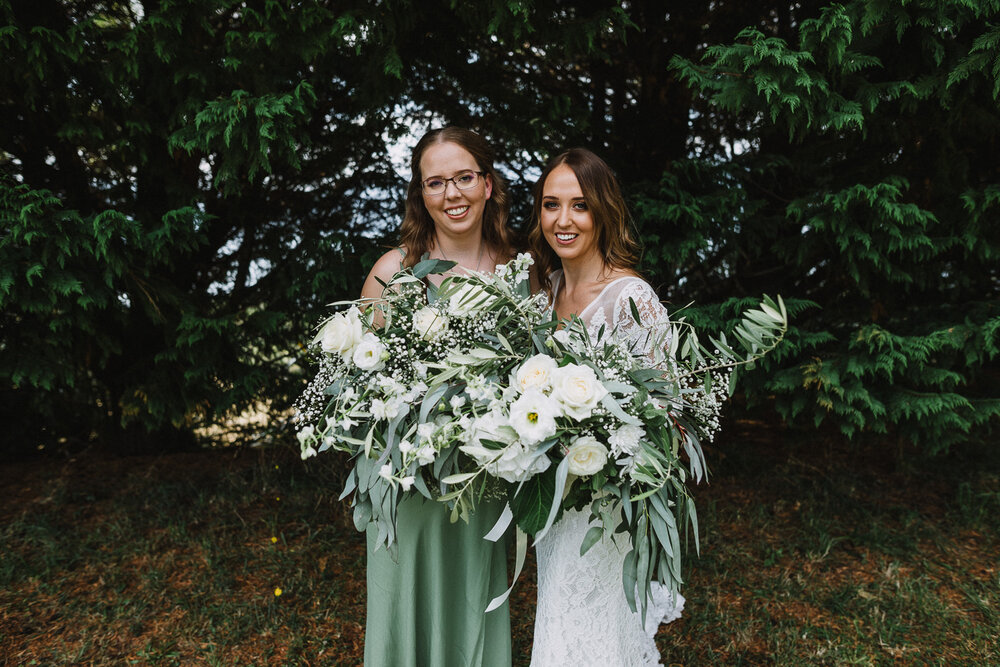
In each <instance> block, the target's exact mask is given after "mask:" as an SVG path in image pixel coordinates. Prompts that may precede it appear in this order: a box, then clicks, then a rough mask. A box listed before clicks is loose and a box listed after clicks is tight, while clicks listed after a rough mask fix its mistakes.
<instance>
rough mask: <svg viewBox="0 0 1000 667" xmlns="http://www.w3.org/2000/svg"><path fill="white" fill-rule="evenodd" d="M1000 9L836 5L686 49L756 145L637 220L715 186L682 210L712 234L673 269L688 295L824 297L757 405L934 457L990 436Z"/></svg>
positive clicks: (758, 392)
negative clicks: (696, 54) (757, 291)
mask: <svg viewBox="0 0 1000 667" xmlns="http://www.w3.org/2000/svg"><path fill="white" fill-rule="evenodd" d="M998 9H1000V5H998V3H996V2H989V1H987V2H969V3H958V4H943V3H933V2H917V3H909V4H905V5H897V4H895V3H885V2H875V3H870V2H852V3H847V4H843V5H831V6H829V7H826V8H823V9H822V10H821V11H819V12H818V14H817V16H815V17H814V18H809V19H807V20H803V21H802V22H801V25H800V26H799V27H798V28H797V29H795V28H792V27H790V29H789V30H788V31H787V32H786V33H785V34H784V35H782V36H777V35H766V34H765V33H764V32H763V31H761V30H757V29H747V30H744V31H742V32H741V33H740V34H739V35H738V36H737V42H736V43H733V44H730V45H720V46H712V47H709V48H708V49H706V51H705V53H704V54H703V57H702V58H701V60H700V62H699V61H695V60H692V59H686V58H676V59H675V60H674V63H673V65H674V67H675V71H677V72H678V74H679V75H680V76H682V77H683V78H684V80H685V81H687V82H688V83H689V84H690V85H692V86H693V87H694V88H695V90H697V91H698V92H699V93H700V94H701V95H702V96H703V100H704V102H705V103H706V104H707V105H708V108H709V109H712V110H713V113H719V114H722V115H724V116H727V117H729V118H730V119H731V120H730V121H729V122H730V126H731V127H734V128H742V131H741V132H740V133H739V134H738V135H733V136H732V137H731V139H732V140H733V141H734V142H738V141H742V142H743V145H744V146H745V148H744V149H743V151H742V152H741V154H739V155H731V156H730V157H728V158H726V159H722V160H720V159H719V156H717V155H716V156H712V158H711V159H706V160H704V161H702V162H701V163H698V164H696V165H688V166H685V167H682V169H680V170H678V171H676V172H675V173H674V174H671V175H669V176H668V177H665V178H664V181H663V182H662V183H661V184H660V188H659V190H658V191H647V193H644V195H645V199H646V200H644V201H643V203H642V206H640V208H639V209H638V211H639V213H640V216H641V217H640V221H641V222H643V221H644V220H646V219H650V218H654V216H655V215H656V214H657V213H659V212H661V211H663V210H664V203H667V204H673V203H674V202H681V201H684V199H683V197H685V196H686V197H688V199H689V200H690V199H691V197H690V195H689V194H688V193H689V192H690V191H691V190H692V188H696V189H695V192H699V191H700V192H701V193H703V194H701V196H700V197H696V198H695V199H694V200H693V202H692V203H690V204H686V205H685V207H684V213H683V216H681V217H678V218H677V220H678V223H680V222H683V221H686V220H685V219H692V218H696V219H697V222H696V225H697V227H696V228H699V229H703V230H705V231H704V234H705V235H706V236H707V237H708V238H709V239H711V240H712V241H713V242H712V243H710V244H709V245H708V248H707V250H701V251H699V250H698V249H697V248H698V243H697V240H695V239H694V238H692V239H691V240H690V241H689V242H688V243H687V244H686V245H685V246H684V247H685V248H687V249H688V250H687V251H686V252H685V253H684V254H682V255H681V261H680V262H677V263H675V267H676V268H674V271H675V275H677V276H679V277H680V278H682V279H683V278H688V277H690V279H691V281H692V283H695V284H692V285H691V287H689V289H687V290H680V289H678V290H674V291H675V292H680V293H684V294H688V293H693V294H694V295H697V294H699V293H706V292H707V293H709V294H719V293H720V292H722V293H725V292H727V291H728V292H729V293H732V292H733V291H734V287H735V288H736V291H737V293H744V291H745V292H746V293H753V289H754V286H755V285H756V284H759V282H760V281H761V279H762V278H763V277H765V276H767V279H766V282H765V283H764V284H766V289H768V290H774V291H777V292H780V293H782V294H786V295H791V296H794V297H797V298H800V299H808V300H809V302H811V303H812V304H815V305H817V306H819V308H815V309H810V310H808V311H804V312H803V316H802V317H800V318H795V317H794V316H793V322H794V323H795V324H796V327H797V328H795V329H793V330H792V331H790V332H789V336H788V342H789V345H790V347H789V349H788V350H787V351H786V353H785V358H784V359H782V358H781V357H776V358H772V359H770V360H766V361H765V363H764V364H763V365H762V369H761V371H760V372H759V373H757V374H756V375H751V376H750V377H748V382H747V384H746V387H745V388H746V391H747V394H748V397H749V398H750V399H751V400H758V401H759V400H762V399H763V398H764V396H765V395H767V394H773V395H774V396H775V401H776V405H777V407H778V409H779V411H780V412H781V413H782V414H783V415H784V416H785V417H787V418H791V419H796V418H798V419H808V421H809V422H811V423H813V424H820V423H822V422H824V421H830V422H832V423H833V424H835V425H836V427H837V428H839V429H840V430H841V431H842V432H843V433H845V434H848V435H853V434H855V433H859V432H873V433H893V434H895V435H896V436H897V437H900V438H903V439H906V440H909V441H913V442H918V443H921V444H922V445H923V446H925V447H926V448H928V449H929V450H931V451H938V450H942V449H946V448H947V447H949V446H950V445H952V444H954V443H957V442H962V441H964V440H967V439H969V438H980V437H983V436H985V435H986V434H987V433H989V432H990V431H991V430H992V428H995V426H996V424H997V418H998V417H1000V411H998V408H1000V402H998V401H1000V385H998V383H997V379H996V377H997V376H996V373H995V369H996V363H997V351H998V340H997V337H996V334H997V317H998V316H1000V281H998V268H997V267H998V266H1000V264H998V263H997V261H996V260H997V252H998V250H1000V231H998V230H1000V228H998V227H997V226H996V224H995V216H996V208H995V207H996V195H997V185H998V184H997V182H996V174H997V169H998V167H1000V163H998V158H997V152H996V147H997V143H998V139H1000V114H998V112H997V108H996V88H995V87H994V86H995V80H996V76H997V73H998V72H1000V70H997V69H996V68H995V67H994V64H993V63H994V62H995V56H994V54H995V53H996V49H997V40H996V35H995V33H996V28H995V26H991V25H990V24H988V23H985V20H988V19H990V18H991V17H994V16H995V15H996V14H997V11H998ZM793 43H797V46H795V47H793V46H790V45H791V44H793ZM984 84H985V85H984ZM705 174H708V178H706V177H705ZM725 188H729V189H730V191H728V192H727V191H726V189H725ZM668 210H669V209H668ZM654 219H655V218H654ZM987 220H990V221H991V222H986V221H987ZM646 224H649V223H646ZM691 226H692V225H689V228H690V227H691ZM696 260H701V262H700V265H699V266H698V267H697V271H695V269H694V268H688V266H687V264H688V263H691V262H694V261H696ZM705 260H707V263H708V266H707V267H706V261H705ZM667 276H669V273H668V274H667ZM698 283H700V284H698ZM804 303H805V302H803V304H804ZM789 306H790V308H793V309H794V308H795V307H796V302H795V301H793V300H791V299H790V300H789ZM706 314H707V315H708V316H709V317H710V318H711V317H718V316H719V315H721V314H723V312H719V311H716V312H715V314H714V315H713V314H712V309H708V310H707V312H706Z"/></svg>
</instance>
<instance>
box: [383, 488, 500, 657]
mask: <svg viewBox="0 0 1000 667" xmlns="http://www.w3.org/2000/svg"><path fill="white" fill-rule="evenodd" d="M503 506H504V501H503V500H499V499H492V500H489V499H488V500H483V501H482V502H481V503H480V504H479V505H478V506H477V507H476V511H475V512H474V513H473V514H472V516H471V517H470V518H469V523H465V522H464V521H462V520H459V521H458V522H456V523H451V522H450V521H449V512H448V510H447V509H446V508H445V506H444V505H443V504H442V503H440V502H437V501H434V500H427V499H425V498H423V497H422V496H419V495H417V494H413V495H410V496H408V497H407V498H405V499H404V500H402V501H401V502H400V504H399V510H398V514H397V522H396V523H397V528H396V530H397V539H398V541H399V547H398V554H397V561H396V562H393V560H392V558H391V557H390V556H389V554H388V552H387V551H386V549H385V547H384V546H383V547H382V548H380V549H378V550H377V551H376V550H374V546H375V539H376V536H377V532H376V530H375V528H374V526H373V525H369V526H368V621H367V627H366V628H365V666H366V667H480V666H482V667H510V664H511V646H510V644H511V637H510V611H509V608H508V605H507V603H504V605H503V606H501V607H499V608H498V609H495V610H493V611H491V612H489V613H485V610H486V606H487V605H488V604H489V602H490V600H492V599H493V598H494V597H495V596H497V595H501V594H502V593H503V592H504V591H505V590H506V589H507V540H506V537H504V538H501V539H500V540H498V541H497V542H496V543H493V542H488V541H486V540H484V539H483V536H484V535H486V534H487V533H488V532H489V531H490V529H491V528H492V527H493V525H494V524H495V523H496V521H497V519H498V518H499V516H500V513H501V511H502V510H503Z"/></svg>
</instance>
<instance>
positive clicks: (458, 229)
mask: <svg viewBox="0 0 1000 667" xmlns="http://www.w3.org/2000/svg"><path fill="white" fill-rule="evenodd" d="M481 170H482V169H481V168H480V166H479V165H478V164H476V158H474V157H473V156H472V153H470V152H469V151H467V150H465V149H464V148H462V147H461V146H459V145H458V144H455V143H451V142H444V143H439V144H433V145H431V146H428V147H427V149H426V150H425V151H424V154H423V155H422V156H421V157H420V180H422V181H426V180H427V179H428V178H433V177H438V178H442V179H448V178H454V177H455V175H456V174H458V173H459V172H462V171H481ZM492 192H493V183H492V182H491V180H490V177H489V175H486V176H483V177H481V178H480V179H479V183H478V184H477V185H476V186H475V187H472V188H469V189H467V190H459V189H458V188H457V187H455V184H454V183H453V182H452V181H448V183H447V186H446V187H445V191H444V192H443V193H442V194H438V195H428V194H426V193H425V194H424V195H423V199H424V207H426V209H427V212H428V213H429V214H430V216H431V219H432V220H433V221H434V227H435V229H437V230H438V231H439V232H441V233H444V234H448V235H449V236H462V235H464V234H468V233H471V232H473V231H475V232H479V231H480V230H481V228H482V222H483V210H484V208H485V207H486V200H488V199H489V198H490V195H491V194H492Z"/></svg>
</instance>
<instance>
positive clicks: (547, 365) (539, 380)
mask: <svg viewBox="0 0 1000 667" xmlns="http://www.w3.org/2000/svg"><path fill="white" fill-rule="evenodd" d="M557 368H558V365H557V364H556V360H555V359H553V358H552V357H550V356H548V355H547V354H536V355H535V356H533V357H531V358H530V359H528V360H527V361H525V362H524V363H523V364H521V367H520V368H518V369H517V371H516V372H515V374H514V382H512V383H511V384H515V385H516V386H517V388H518V389H520V390H521V391H524V390H525V389H527V388H528V387H535V388H536V389H539V390H541V391H546V390H548V389H551V388H552V375H553V373H555V371H556V369H557Z"/></svg>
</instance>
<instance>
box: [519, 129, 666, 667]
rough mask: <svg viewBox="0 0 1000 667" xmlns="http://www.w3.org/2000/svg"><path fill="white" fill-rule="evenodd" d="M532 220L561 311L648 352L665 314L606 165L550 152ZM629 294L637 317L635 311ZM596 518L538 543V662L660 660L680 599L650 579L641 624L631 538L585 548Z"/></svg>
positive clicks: (573, 514)
mask: <svg viewBox="0 0 1000 667" xmlns="http://www.w3.org/2000/svg"><path fill="white" fill-rule="evenodd" d="M534 222H535V224H534V228H533V229H532V231H531V236H530V240H531V247H532V250H533V252H534V254H535V258H536V266H537V268H538V269H539V271H538V275H539V278H540V280H541V282H542V286H543V288H545V289H546V290H548V292H549V294H550V295H551V296H550V298H551V303H552V307H553V310H554V312H555V314H556V315H557V316H558V317H560V318H569V317H570V316H572V315H577V316H579V317H580V318H581V319H582V320H584V322H586V324H587V327H588V330H589V331H590V335H591V337H592V339H594V340H597V338H598V336H599V335H603V336H614V337H615V338H616V339H618V340H624V341H626V342H627V343H628V344H629V345H630V346H631V347H632V350H633V352H634V353H636V354H647V355H650V357H651V358H652V356H651V350H650V349H649V348H648V343H647V341H648V340H650V338H651V337H650V336H648V335H647V334H648V332H649V331H651V330H657V329H660V328H662V327H663V326H666V325H667V322H668V321H667V314H666V311H665V309H664V308H663V306H662V305H661V304H660V301H659V299H658V298H657V296H656V293H655V292H654V291H653V289H652V287H650V286H649V284H648V283H646V282H645V281H644V280H642V279H641V278H640V277H639V276H638V275H637V274H636V272H635V269H634V266H635V264H636V261H637V259H638V250H639V245H638V243H637V242H636V241H635V239H634V238H633V236H632V234H631V233H630V231H629V228H628V211H627V209H626V206H625V200H624V198H623V197H622V194H621V189H620V188H619V186H618V183H617V181H616V180H615V177H614V174H613V173H612V171H611V169H610V168H609V167H608V165H607V164H605V162H604V161H603V160H601V159H600V158H599V157H597V156H596V155H594V154H593V153H592V152H590V151H588V150H586V149H581V148H575V149H571V150H568V151H566V152H564V153H562V154H560V155H558V156H556V157H555V158H553V159H552V160H551V161H550V162H549V164H548V166H547V167H546V169H545V171H544V172H543V173H542V176H541V178H539V180H538V183H537V184H536V185H535V202H534ZM630 298H631V300H632V301H633V302H634V303H635V305H636V307H637V308H638V310H639V314H640V319H641V324H640V323H637V322H636V321H635V319H634V318H633V317H632V314H631V306H630V303H629V300H630ZM590 525H591V524H590V508H589V507H587V508H585V509H584V510H582V511H580V510H573V509H570V510H566V511H565V512H564V513H563V515H562V518H561V519H560V520H559V521H558V522H557V523H556V524H555V525H554V526H552V528H551V529H550V530H549V532H548V534H546V535H545V536H544V537H543V538H542V539H541V540H540V541H539V543H538V545H537V547H536V554H537V563H538V607H537V610H536V614H535V633H534V642H533V645H532V651H531V664H532V667H556V666H563V665H595V666H597V665H600V666H602V667H603V666H615V667H636V666H640V665H641V666H645V665H659V664H660V655H659V652H658V650H657V648H656V642H655V641H654V635H655V634H656V629H657V627H658V626H659V624H660V623H661V622H669V621H672V620H674V619H676V618H678V617H680V614H681V609H682V607H683V605H684V599H683V598H682V597H680V596H677V598H676V599H674V598H673V597H672V596H671V595H670V593H669V592H668V591H666V589H664V588H662V587H660V586H659V585H658V584H656V582H654V590H653V594H652V597H653V599H651V600H650V601H649V608H648V610H647V616H646V623H645V625H644V624H643V622H642V618H641V616H640V615H639V614H638V613H635V612H632V611H631V609H629V606H628V603H627V602H626V600H625V592H624V590H623V588H622V563H623V561H624V559H625V554H626V553H628V551H629V545H628V536H627V535H621V534H619V535H614V536H612V535H609V534H607V533H606V534H605V536H604V538H603V539H602V540H601V541H600V542H598V543H597V544H595V545H594V546H593V547H591V548H590V550H589V551H587V553H585V554H584V555H583V556H580V545H581V544H582V542H583V539H584V536H585V535H586V533H587V530H588V529H589V527H590Z"/></svg>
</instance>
